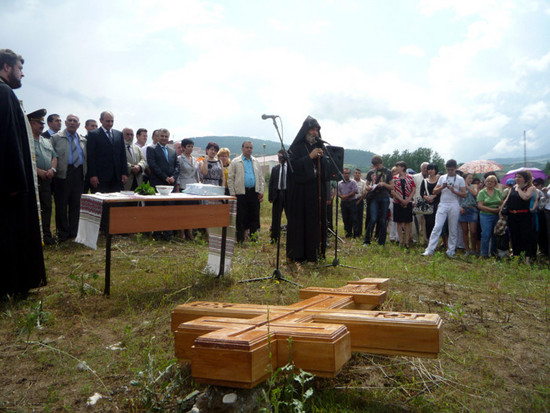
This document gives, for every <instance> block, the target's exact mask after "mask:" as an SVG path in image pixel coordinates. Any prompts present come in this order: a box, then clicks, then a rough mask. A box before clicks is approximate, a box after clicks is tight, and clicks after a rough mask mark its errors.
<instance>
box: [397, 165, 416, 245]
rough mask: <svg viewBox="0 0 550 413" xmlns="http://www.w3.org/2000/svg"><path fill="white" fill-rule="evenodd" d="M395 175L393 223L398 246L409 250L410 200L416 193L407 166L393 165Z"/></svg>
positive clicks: (410, 227)
mask: <svg viewBox="0 0 550 413" xmlns="http://www.w3.org/2000/svg"><path fill="white" fill-rule="evenodd" d="M395 167H396V168H397V175H395V176H394V177H393V182H394V188H393V191H392V195H393V221H394V222H395V223H396V224H397V232H398V234H399V246H403V244H404V245H405V247H407V248H409V240H410V238H411V229H412V219H413V214H412V200H413V197H414V193H415V191H416V185H415V184H414V180H413V177H412V176H410V175H409V174H408V173H407V164H406V163H405V162H404V161H399V162H397V163H396V164H395Z"/></svg>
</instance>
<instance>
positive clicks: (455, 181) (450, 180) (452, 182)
mask: <svg viewBox="0 0 550 413" xmlns="http://www.w3.org/2000/svg"><path fill="white" fill-rule="evenodd" d="M445 182H446V183H447V187H450V186H452V187H453V188H454V190H455V191H460V188H466V182H464V178H462V177H461V176H459V175H455V176H449V175H448V174H445V175H441V177H439V180H438V181H437V186H439V185H443V184H444V183H445ZM460 199H462V198H460V197H459V196H458V195H456V194H455V193H453V192H451V190H450V189H449V188H444V189H443V190H442V191H441V198H440V199H439V203H442V204H445V203H454V202H456V203H457V204H460Z"/></svg>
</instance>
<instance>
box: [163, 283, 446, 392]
mask: <svg viewBox="0 0 550 413" xmlns="http://www.w3.org/2000/svg"><path fill="white" fill-rule="evenodd" d="M388 282H389V280H388V279H386V278H382V279H381V278H365V279H363V280H359V281H352V282H349V283H348V285H346V286H344V287H340V288H318V287H309V288H305V289H302V290H300V298H301V299H303V300H302V301H300V302H298V303H295V304H292V305H289V306H266V305H255V304H235V303H213V302H202V301H198V302H194V303H190V304H183V305H179V306H177V307H176V308H175V309H174V311H173V312H172V331H173V332H174V340H175V352H176V357H177V358H178V360H179V361H181V362H191V374H192V376H193V377H194V378H195V379H196V380H197V381H200V382H204V383H211V384H216V385H222V386H230V387H243V388H251V387H254V386H256V385H257V384H259V383H261V382H262V381H264V380H265V379H266V378H268V377H269V374H270V369H269V368H270V366H271V368H272V369H273V370H276V369H277V368H278V367H282V366H284V365H286V364H287V363H288V362H289V361H292V362H293V363H294V365H295V366H296V367H297V368H301V369H303V370H305V371H308V372H310V373H313V374H315V375H317V376H321V377H334V376H336V375H337V374H338V373H339V371H340V370H341V368H342V367H343V365H344V364H345V363H346V362H347V361H348V360H349V359H350V357H351V352H352V351H356V352H363V353H376V354H387V355H404V356H416V357H437V354H438V353H439V351H440V349H441V341H442V333H441V323H442V320H441V318H440V317H439V316H438V315H437V314H422V313H405V312H388V311H372V309H374V308H375V307H377V306H378V305H380V304H381V303H382V302H383V301H384V300H385V297H386V289H387V286H388ZM289 339H290V340H289ZM290 342H291V343H290Z"/></svg>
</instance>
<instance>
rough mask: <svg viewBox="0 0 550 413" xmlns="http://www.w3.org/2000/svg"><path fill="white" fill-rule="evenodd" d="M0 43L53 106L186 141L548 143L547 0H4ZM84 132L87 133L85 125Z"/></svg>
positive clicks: (449, 149) (508, 147) (446, 150)
mask: <svg viewBox="0 0 550 413" xmlns="http://www.w3.org/2000/svg"><path fill="white" fill-rule="evenodd" d="M0 39H2V42H1V44H0V47H6V48H11V49H13V50H14V51H16V52H17V53H19V54H21V55H23V57H24V58H25V65H24V68H23V72H24V74H25V78H24V79H23V87H22V88H21V89H19V90H17V91H16V93H17V95H18V96H19V98H20V99H22V100H23V102H24V105H25V108H26V110H27V112H31V111H33V110H36V109H39V108H42V107H44V108H46V109H47V110H48V112H49V113H54V112H55V113H59V114H60V115H61V116H62V118H63V119H64V118H65V116H66V115H67V114H69V113H75V114H77V115H78V116H80V118H81V121H82V126H83V124H84V122H83V121H84V120H85V119H87V118H96V119H98V118H99V113H100V112H101V111H102V110H111V111H113V112H114V114H115V128H117V129H122V128H124V127H126V126H129V127H133V128H134V131H135V130H136V129H137V128H139V127H145V128H147V129H149V131H151V130H152V129H156V128H159V127H166V128H168V129H169V130H170V131H171V132H172V137H173V138H175V139H181V138H184V137H190V136H204V135H238V136H251V137H257V138H264V139H270V140H276V139H277V135H276V132H275V129H274V128H273V124H272V122H271V121H270V120H266V121H264V120H261V118H260V116H261V115H262V114H263V113H267V114H276V115H279V116H281V118H282V119H283V122H284V140H285V143H288V144H289V143H291V142H292V140H293V139H294V137H295V135H296V133H297V131H298V129H299V128H300V126H301V124H302V122H303V120H304V119H305V118H306V116H307V115H312V116H313V117H315V118H317V119H318V120H319V123H320V124H321V127H322V130H321V132H322V135H323V138H324V139H325V140H327V141H328V142H330V143H332V144H333V145H339V146H344V147H345V148H354V149H364V150H369V151H372V152H375V153H379V154H384V153H390V152H393V150H395V149H398V150H400V151H402V150H404V149H409V150H414V149H416V148H418V147H421V146H423V147H429V148H432V149H434V150H435V151H437V152H438V153H439V154H440V155H441V156H443V157H444V158H446V159H448V158H451V157H454V158H456V159H457V160H459V161H468V160H473V159H484V158H496V157H510V156H517V155H519V156H522V155H523V138H522V137H523V131H524V130H526V131H527V137H528V156H536V155H541V154H546V153H549V152H550V82H549V79H550V2H549V1H537V0H517V1H507V0H495V1H489V0H487V1H486V0H460V1H451V0H376V1H375V0H370V1H368V0H317V1H301V0H288V1H287V0H273V1H271V0H269V1H262V0H255V1H252V0H227V1H221V0H213V1H201V0H172V1H170V0H162V1H161V0H159V1H155V0H109V1H106V0H95V1H80V0H72V1H55V0H48V1H45V0H43V1H41V0H17V1H15V0H2V7H1V9H0ZM82 130H83V128H82Z"/></svg>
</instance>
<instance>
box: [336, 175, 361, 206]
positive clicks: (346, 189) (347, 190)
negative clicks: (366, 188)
mask: <svg viewBox="0 0 550 413" xmlns="http://www.w3.org/2000/svg"><path fill="white" fill-rule="evenodd" d="M338 193H339V194H340V195H341V196H346V195H349V194H351V193H354V194H356V193H357V182H355V180H353V179H350V180H349V181H347V182H344V181H340V182H338ZM354 199H355V197H354V198H351V199H348V201H353V200H354Z"/></svg>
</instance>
